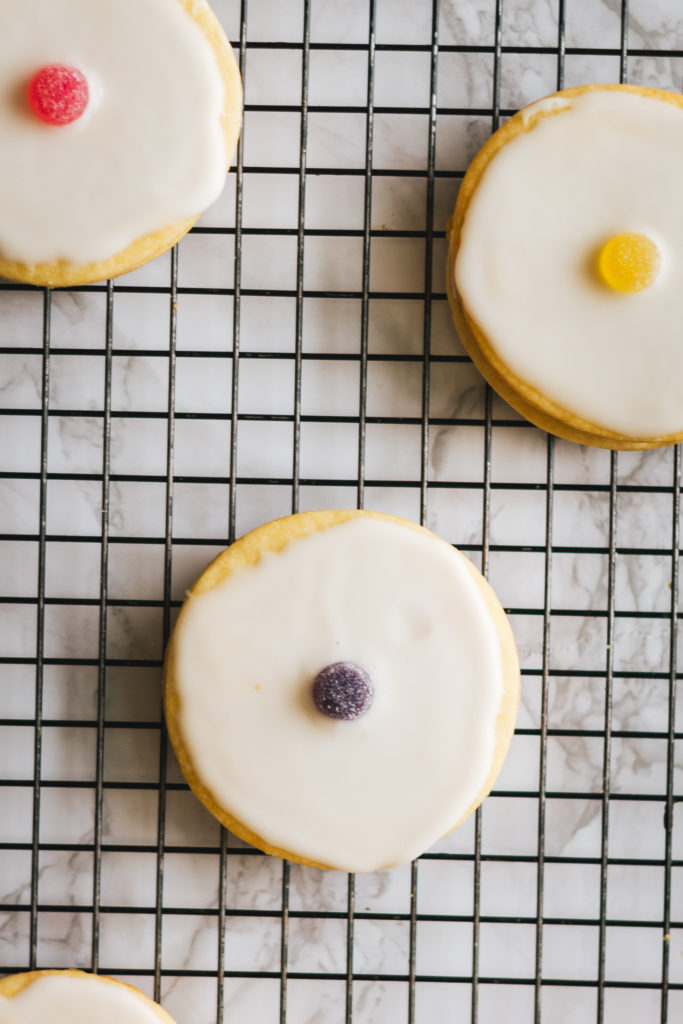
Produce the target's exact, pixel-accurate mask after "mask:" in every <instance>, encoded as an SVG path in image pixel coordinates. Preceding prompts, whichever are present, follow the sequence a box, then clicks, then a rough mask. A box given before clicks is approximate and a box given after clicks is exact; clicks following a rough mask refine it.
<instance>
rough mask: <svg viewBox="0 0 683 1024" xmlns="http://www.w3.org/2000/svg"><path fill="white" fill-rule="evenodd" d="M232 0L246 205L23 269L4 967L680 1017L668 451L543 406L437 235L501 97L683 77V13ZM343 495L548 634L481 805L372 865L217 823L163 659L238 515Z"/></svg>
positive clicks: (538, 1013) (14, 324)
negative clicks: (464, 564)
mask: <svg viewBox="0 0 683 1024" xmlns="http://www.w3.org/2000/svg"><path fill="white" fill-rule="evenodd" d="M214 6H215V8H216V10H217V13H218V14H219V16H220V17H221V18H222V19H223V21H224V24H225V27H226V30H227V31H228V33H229V35H230V38H231V39H232V40H233V45H234V47H235V50H236V52H237V54H238V57H239V62H240V67H241V71H242V76H243V79H244V82H245V86H246V103H245V126H244V132H243V135H242V140H241V142H240V146H239V148H238V152H237V157H236V162H235V167H234V169H233V171H232V172H231V175H230V179H229V187H228V189H227V190H226V195H225V197H224V198H223V200H222V201H221V203H220V204H219V205H218V207H217V208H216V209H217V210H218V212H217V213H216V211H215V210H214V211H213V212H210V213H209V214H208V215H207V216H206V217H204V218H202V220H201V221H200V223H199V225H198V226H197V227H195V228H194V229H193V231H192V232H191V234H190V235H189V236H188V238H187V239H186V240H184V241H183V242H182V243H181V244H180V246H179V247H178V248H176V249H175V250H173V252H172V253H171V254H170V257H168V258H164V259H161V260H158V261H156V262H155V264H153V265H151V266H150V267H148V268H146V269H143V270H142V271H140V272H138V273H136V274H134V275H130V276H129V277H127V278H122V279H120V280H117V281H113V282H108V283H106V284H102V285H94V286H88V287H84V288H78V289H71V290H69V291H56V292H51V291H49V290H43V291H39V290H36V289H32V288H28V287H22V286H21V285H15V284H11V283H0V342H1V346H0V354H1V355H2V359H3V363H4V365H5V367H6V368H7V369H6V372H5V374H4V382H3V386H2V387H0V398H1V399H2V408H1V409H0V413H1V414H2V421H1V422H2V423H3V445H2V453H1V454H2V459H1V462H0V465H1V467H2V470H1V472H0V494H2V498H0V531H2V532H0V545H1V547H2V552H3V553H2V558H1V559H0V580H1V581H2V582H0V594H1V596H0V603H2V606H3V623H4V625H3V627H2V629H1V630H0V644H1V646H0V653H1V656H0V664H1V665H2V674H1V676H0V972H5V973H7V972H13V971H17V970H26V969H32V968H36V967H80V968H84V969H92V970H95V971H101V972H103V973H108V974H113V975H116V976H118V977H121V978H124V979H128V980H131V981H132V982H134V983H136V984H138V985H139V986H140V987H142V988H143V989H144V990H145V991H146V992H148V994H150V995H152V996H154V997H155V998H157V999H160V1000H161V1001H162V1002H163V1003H164V1005H166V1006H167V1008H168V1009H169V1011H170V1012H171V1013H173V1014H174V1015H175V1016H176V1017H177V1019H178V1020H179V1022H180V1024H203V1022H204V1021H207V1022H211V1024H213V1022H214V1021H215V1022H218V1024H222V1022H224V1021H225V1022H231V1021H235V1022H240V1024H269V1022H271V1021H272V1022H279V1024H287V1022H288V1024H304V1022H306V1024H327V1022H332V1021H334V1022H341V1021H345V1022H346V1024H351V1022H355V1024H361V1022H365V1024H370V1022H372V1024H383V1022H385V1021H392V1024H393V1022H395V1021H399V1020H406V1021H408V1022H409V1024H443V1022H445V1021H447V1020H452V1021H471V1022H472V1024H476V1022H479V1024H489V1022H491V1021H494V1020H495V1021H499V1020H509V1021H515V1024H524V1022H532V1021H533V1022H534V1024H538V1022H541V1021H543V1022H546V1024H548V1022H551V1024H570V1022H575V1021H579V1020H580V1021H581V1022H582V1024H583V1022H584V1021H587V1020H597V1021H599V1022H607V1024H609V1022H613V1021H617V1020H618V1021H619V1022H620V1024H629V1022H631V1021H636V1020H637V1021H638V1022H640V1024H643V1022H650V1021H652V1022H654V1021H662V1022H665V1021H676V1020H682V1019H683V965H682V964H683V889H682V884H683V829H682V828H681V824H680V819H679V818H675V815H674V811H675V805H676V802H677V800H680V799H681V796H680V781H681V780H680V767H677V760H676V754H677V744H679V747H678V750H680V742H681V739H682V738H683V732H681V730H680V723H677V720H676V709H675V699H676V689H677V684H678V680H679V679H680V678H681V676H680V673H679V672H678V667H677V639H678V623H679V617H680V616H679V609H678V578H679V570H678V565H679V549H680V537H679V519H680V455H679V451H678V449H677V448H676V449H666V450H663V451H659V452H651V453H646V454H639V455H631V454H615V453H607V452H597V451H589V450H586V449H582V448H579V447H578V446H572V445H569V444H567V443H565V442H561V441H555V440H554V439H553V438H551V437H547V436H546V435H544V434H541V433H540V432H539V431H537V430H536V429H535V428H533V427H531V426H530V425H528V424H526V423H525V422H523V421H522V420H521V419H520V418H519V417H518V416H517V415H516V414H514V413H513V412H512V411H511V410H510V409H509V408H508V407H507V406H505V405H504V404H503V403H502V402H500V401H499V400H498V399H497V398H496V396H495V395H493V394H492V393H491V391H490V390H489V389H487V388H485V387H484V385H483V383H481V382H480V381H479V379H478V376H477V375H476V373H475V372H474V371H473V369H472V367H471V364H470V362H469V360H468V359H467V357H466V356H465V355H464V353H463V350H462V349H461V348H460V347H459V345H458V342H457V339H456V337H455V332H454V331H453V329H452V326H451V325H450V322H449V320H450V318H449V314H448V308H447V303H446V296H445V289H444V281H443V266H444V254H445V231H444V225H445V220H446V218H447V216H448V215H449V213H450V211H451V210H452V206H453V202H454V200H455V196H456V193H457V187H458V184H459V181H460V180H461V179H462V176H463V173H464V171H465V170H466V166H467V162H468V160H469V159H470V158H471V157H472V155H473V154H474V152H475V151H476V148H477V147H478V145H479V144H481V143H482V142H483V141H484V140H485V138H486V136H487V135H488V133H489V132H490V131H491V130H492V129H495V128H496V127H497V126H498V125H499V124H500V123H501V120H503V119H504V118H506V117H507V116H509V115H510V114H511V113H513V111H514V109H515V108H516V107H517V106H519V105H520V104H521V103H523V102H526V101H529V100H532V99H535V98H537V97H539V96H541V95H543V94H545V93H547V92H551V91H553V90H554V89H555V88H561V87H563V86H564V85H572V84H577V83H578V82H580V81H587V80H591V79H594V80H613V81H626V80H630V81H634V82H642V83H643V84H654V85H661V86H663V87H668V88H679V87H680V84H681V83H680V70H681V61H682V60H683V35H681V34H680V31H679V36H678V37H677V38H676V37H674V36H672V35H671V32H669V34H666V32H665V31H664V30H663V29H662V28H661V25H658V24H655V23H653V20H654V19H655V16H654V15H653V12H652V8H653V5H648V4H647V3H646V2H645V0H641V2H640V3H636V0H632V2H631V5H630V11H629V5H628V2H627V0H621V3H620V5H619V4H610V5H607V4H605V5H604V6H603V4H602V3H600V2H598V0H595V2H589V0H555V2H553V3H548V4H545V3H541V2H540V0H537V2H536V0H535V2H532V3H525V4H522V3H521V2H517V0H515V2H513V0H474V2H472V3H469V2H468V3H461V2H460V0H419V2H418V0H354V2H353V3H349V4H347V5H340V4H336V5H335V4H330V3H325V2H323V0H287V2H282V3H278V2H276V0H242V2H241V5H240V3H238V0H225V2H222V3H218V2H217V3H216V4H215V5H214ZM665 6H666V5H665V4H660V5H657V11H658V13H657V14H656V18H659V19H661V18H663V17H664V16H665V14H666V12H665V11H664V13H662V11H663V8H664V7H665ZM648 12H649V13H648ZM669 13H670V15H671V22H672V24H674V25H675V24H678V25H679V30H680V16H679V13H678V11H677V8H676V4H675V3H674V0H671V3H670V5H669ZM359 26H360V27H361V29H362V31H361V29H359ZM636 44H637V45H636ZM325 68H326V69H327V79H325V82H326V83H327V84H326V85H325V84H321V83H323V79H321V69H325ZM268 69H270V70H269V71H268ZM273 69H275V70H274V71H273ZM330 69H332V70H330ZM267 71H268V73H269V74H270V75H271V87H270V92H268V89H264V88H261V87H260V79H261V77H262V75H265V74H266V72H267ZM416 76H418V77H419V81H420V82H421V89H420V90H419V95H417V94H416V93H415V91H414V90H413V92H412V93H411V94H410V95H406V91H405V88H404V86H403V81H404V78H405V79H406V80H410V81H411V82H412V81H413V80H414V79H415V77H416ZM331 80H334V81H333V85H332V86H331V85H330V81H331ZM335 82H336V91H335V87H334V83H335ZM454 83H455V84H454ZM458 83H465V84H464V85H463V86H462V88H460V87H459V86H458ZM255 99H257V100H261V102H254V100H255ZM350 99H352V100H353V102H350V101H349V100H350ZM283 100H287V102H283ZM406 126H407V127H406ZM330 133H331V134H330ZM335 133H336V134H335ZM341 136H344V137H345V138H346V142H347V143H348V147H347V151H348V152H352V153H355V154H357V155H356V157H350V158H349V159H347V160H346V161H345V162H344V163H343V164H341V163H340V159H339V157H338V156H335V152H336V151H335V145H336V143H335V141H334V140H335V139H336V138H337V137H341ZM397 138H398V139H400V140H401V143H400V145H401V146H403V147H404V148H403V151H402V155H400V156H399V157H397V156H396V152H395V149H393V148H392V146H394V143H395V140H396V139H397ZM330 139H331V140H332V141H330ZM406 139H408V140H409V142H406ZM259 140H260V141H259ZM397 145H398V144H397ZM280 161H281V162H280ZM349 197H351V198H349ZM285 200H286V202H285ZM287 203H288V204H289V206H288V207H287V208H288V209H289V210H290V212H291V216H290V215H289V214H288V215H287V216H289V219H287V216H285V215H284V214H283V213H282V211H283V210H284V208H285V206H286V205H287ZM354 204H355V205H354ZM351 206H352V207H353V212H352V213H349V212H348V211H349V209H350V208H351ZM321 211H322V212H321ZM233 243H234V250H233ZM280 266H282V267H284V270H285V271H286V273H285V272H284V271H283V276H278V275H277V274H275V275H273V273H272V271H273V267H275V268H278V267H280ZM340 266H343V267H344V268H345V271H344V272H341V271H340V270H339V267H340ZM320 267H323V271H320ZM324 268H327V269H326V270H325V269H324ZM387 268H389V269H388V270H387ZM319 271H320V272H319ZM287 274H288V275H289V277H287ZM326 274H327V276H326ZM269 275H270V276H269ZM392 285H393V287H392ZM188 310H190V311H192V312H193V317H192V318H191V319H190V320H188V319H187V311H188ZM79 381H81V382H83V381H84V382H85V383H81V384H79ZM266 392H267V394H268V399H267V400H266V398H264V397H263V396H264V394H265V393H266ZM278 445H279V448H278ZM283 445H284V447H283ZM316 446H317V447H316ZM276 450H278V451H283V452H284V455H283V456H282V457H280V455H277V456H276V455H272V453H273V452H274V451H276ZM316 452H317V454H315V453H316ZM350 505H357V506H359V507H361V506H367V507H379V508H382V509H384V510H389V511H396V512H398V513H399V514H404V515H409V516H412V517H413V518H415V519H417V520H419V521H421V522H423V523H425V524H426V525H428V526H430V527H432V528H433V529H435V530H437V532H439V533H441V534H442V535H443V536H445V537H446V538H447V539H448V540H450V541H452V542H453V543H456V544H457V545H458V546H459V547H460V548H462V549H463V550H464V551H466V552H467V553H468V555H469V556H470V557H471V558H472V559H473V560H474V561H475V562H476V563H477V564H478V565H479V566H480V567H481V568H482V570H483V571H484V572H485V573H486V574H488V575H489V576H490V578H491V579H492V582H493V583H494V585H495V586H496V587H497V588H498V590H499V592H500V594H501V598H502V600H503V602H504V603H505V604H506V607H507V610H508V612H509V614H510V618H511V622H512V625H513V628H514V630H515V632H516V635H517V638H518V641H519V644H520V651H521V656H522V668H523V706H522V714H521V716H520V720H519V725H518V729H517V732H516V735H515V739H514V742H513V747H512V750H511V753H510V756H509V758H508V762H507V763H506V766H505V769H504V771H503V774H502V775H501V777H500V779H499V782H498V784H497V788H496V789H495V790H494V792H493V794H492V795H491V796H490V797H489V798H488V799H487V801H486V802H485V804H484V806H483V808H482V809H481V810H480V811H478V812H477V813H476V815H475V816H473V818H472V819H471V820H470V822H469V823H467V824H466V825H465V826H463V827H462V828H461V829H460V830H458V832H457V833H454V834H453V836H452V837H450V838H448V839H446V840H444V841H443V842H442V843H440V844H438V845H437V846H436V847H435V848H434V849H433V850H431V851H429V852H428V853H426V854H425V855H424V856H423V857H422V858H420V860H419V861H417V862H415V863H414V864H412V865H411V866H409V867H408V868H406V869H400V870H396V871H394V872H389V873H384V874H380V875H377V876H357V877H354V876H346V875H341V874H338V873H324V872H317V871H314V870H312V869H303V868H300V867H298V866H295V865H290V864H288V863H286V862H284V863H283V862H280V861H278V860H275V859H273V858H269V857H265V856H264V855H262V854H261V853H259V852H258V851H256V850H252V849H250V848H247V847H245V846H244V844H242V843H240V842H239V841H237V840H236V839H234V838H233V837H232V836H230V835H229V834H227V833H226V832H225V831H224V830H220V829H219V828H218V826H217V825H216V824H215V823H214V822H213V821H212V820H211V819H210V818H209V817H208V816H207V815H206V814H205V812H204V811H203V810H202V809H201V808H200V807H199V805H198V804H197V803H196V802H195V801H194V799H193V798H192V796H191V794H190V793H189V791H188V789H187V787H186V786H185V784H184V782H183V780H182V777H181V776H180V775H179V773H178V770H177V766H176V765H175V762H174V761H173V759H172V755H171V753H170V751H169V748H168V742H167V737H166V732H165V729H164V725H163V721H162V716H161V705H160V691H159V682H160V668H161V658H162V651H163V645H164V643H165V641H166V639H167V637H168V635H169V630H170V628H171V625H172V622H173V618H174V615H175V613H176V611H177V608H178V607H179V605H180V603H181V599H182V593H183V590H184V588H185V586H187V584H189V582H190V581H191V579H192V578H193V577H194V576H196V575H197V573H198V572H199V571H200V569H201V568H202V567H203V565H204V564H205V563H206V562H207V561H208V560H209V558H210V557H211V556H212V555H213V554H214V553H215V552H216V551H217V550H218V549H220V548H221V547H223V546H224V545H225V543H226V542H229V541H232V540H233V539H234V538H235V536H237V535H238V534H239V533H241V532H244V530H245V529H246V528H248V527H250V526H253V525H257V524H258V523H259V522H263V521H266V520H267V519H270V518H272V517H273V516H275V515H277V514H286V513H287V512H290V511H291V512H295V511H298V510H300V509H303V508H316V507H344V506H350ZM677 724H678V728H677Z"/></svg>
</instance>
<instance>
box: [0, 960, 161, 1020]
mask: <svg viewBox="0 0 683 1024" xmlns="http://www.w3.org/2000/svg"><path fill="white" fill-rule="evenodd" d="M46 1020H49V1021H51V1022H52V1024H74V1022H76V1024H77V1022H79V1021H97V1024H120V1022H121V1021H124V1020H125V1021H126V1024H175V1022H174V1020H173V1018H172V1017H170V1016H169V1015H168V1014H167V1013H166V1011H165V1010H162V1008H161V1007H160V1006H159V1004H158V1003H154V1002H152V1000H151V999H148V998H147V996H145V995H143V994H142V992H140V991H139V989H137V988H134V987H133V986H132V985H125V984H124V983H123V982H122V981H117V980H116V979H115V978H108V977H106V976H105V975H102V974H86V973H85V972H83V971H72V970H66V971H30V972H29V973H27V974H10V975H8V976H7V977H5V978H0V1024H43V1022H44V1021H46Z"/></svg>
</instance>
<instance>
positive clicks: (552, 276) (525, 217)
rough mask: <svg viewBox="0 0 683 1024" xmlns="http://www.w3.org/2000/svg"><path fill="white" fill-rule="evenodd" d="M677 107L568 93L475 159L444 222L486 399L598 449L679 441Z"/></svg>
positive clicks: (451, 269)
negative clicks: (495, 396)
mask: <svg viewBox="0 0 683 1024" xmlns="http://www.w3.org/2000/svg"><path fill="white" fill-rule="evenodd" d="M681 161H683V97H681V96H679V95H678V94H674V93H668V92H660V91H657V90H654V89H643V88H638V87H635V86H614V85H613V86H610V85H595V86H582V87H579V88H575V89H567V90H566V91H564V92H560V93H557V94H556V95H553V96H549V97H547V98H546V99H544V100H540V101H539V102H538V103H534V104H532V105H531V106H529V107H526V108H525V109H524V110H521V111H520V112H519V113H518V114H516V115H515V116H514V117H513V118H511V119H510V120H509V121H508V122H507V123H506V124H505V125H504V126H503V127H502V128H500V129H499V130H498V131H497V132H496V133H495V134H494V135H493V136H492V137H491V139H490V140H489V141H488V142H487V143H486V144H485V145H484V147H483V148H482V149H481V151H480V152H479V154H478V155H477V156H476V157H475V159H474V161H473V163H472V165H471V167H470V169H469V171H468V172H467V174H466V176H465V179H464V181H463V183H462V187H461V189H460V194H459V196H458V201H457V204H456V207H455V213H454V215H453V218H452V220H451V222H450V224H449V230H448V236H449V263H448V279H447V284H448V292H449V297H450V300H451V306H452V309H453V316H454V319H455V323H456V326H457V328H458V332H459V334H460V337H461V339H462V342H463V344H464V345H465V348H466V349H467V351H468V353H469V354H470V356H471V357H472V359H473V361H474V362H475V364H476V366H477V367H478V368H479V370H480V371H481V372H482V374H483V375H484V376H485V377H486V379H487V380H488V381H489V383H490V384H491V385H492V386H493V387H494V388H495V390H496V391H497V392H498V393H499V394H500V395H501V396H502V397H503V398H504V399H505V400H506V401H507V402H509V403H510V405H512V406H514V408H516V409H517V410H518V411H519V412H521V413H522V414H523V415H524V416H525V417H527V419H529V420H531V421H532V422H533V423H535V424H537V425H538V426H540V427H542V428H543V429H544V430H549V431H550V432H551V433H554V434H558V435H560V436H561V437H565V438H568V439H569V440H572V441H578V442H581V443H583V444H590V445H595V446H598V447H604V448H631V449H638V448H651V447H655V446H658V445H664V444H672V443H674V442H677V441H679V440H681V439H683V344H681V337H680V334H681V327H680V325H681V322H682V321H683V289H681V287H680V281H681V279H682V278H681V275H682V274H683V197H682V196H683V194H682V193H681V188H680V168H681Z"/></svg>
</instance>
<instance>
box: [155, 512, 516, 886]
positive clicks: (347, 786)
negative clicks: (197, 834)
mask: <svg viewBox="0 0 683 1024" xmlns="http://www.w3.org/2000/svg"><path fill="white" fill-rule="evenodd" d="M175 644H176V648H175V652H176V661H175V665H176V674H175V680H176V686H177V689H178V693H179V698H180V716H179V725H180V730H181V734H182V737H183V741H184V743H185V745H186V747H187V750H188V752H189V754H190V757H191V760H192V763H193V765H194V768H195V770H196V772H197V774H198V775H199V777H200V779H201V780H202V781H203V783H204V784H205V786H206V787H207V788H208V789H209V791H210V792H211V793H212V794H213V796H214V798H215V800H216V801H217V803H218V804H219V805H221V806H222V807H224V808H226V809H228V810H229V811H230V812H231V813H232V814H233V815H235V816H236V817H237V819H238V820H239V821H241V822H242V823H243V824H244V825H246V826H247V827H248V828H250V829H251V830H253V831H254V832H256V833H257V834H258V835H260V836H261V837H262V838H263V839H265V840H266V842H267V843H268V844H269V845H273V846H278V847H281V848H284V849H286V850H288V851H290V852H291V853H295V854H298V855H299V856H302V857H306V858H308V859H311V860H315V861H317V862H319V863H323V864H327V865H329V866H332V867H335V866H338V867H342V868H346V869H350V870H357V871H371V870H375V869H377V868H382V867H388V866H392V865H395V864H399V863H403V862H406V861H408V860H411V859H412V858H413V857H416V856H417V855H418V854H420V853H421V852H423V851H424V850H425V849H426V848H427V847H428V846H430V845H431V844H432V843H434V842H435V841H436V840H437V839H438V838H440V837H441V836H442V835H443V834H444V833H446V832H447V831H448V830H449V829H450V828H452V827H453V825H455V824H456V822H457V821H458V819H459V818H460V817H461V816H462V815H463V814H464V813H465V812H466V811H467V809H468V808H469V807H470V805H471V804H472V803H473V801H474V800H475V798H476V797H477V795H478V793H479V792H480V790H481V788H482V786H483V785H484V782H485V781H486V779H487V777H488V773H489V770H490V767H491V761H492V758H493V751H494V745H495V721H496V716H497V714H498V712H499V709H500V704H501V699H502V695H503V680H502V665H501V656H500V644H499V640H498V636H497V633H496V630H495V627H494V625H493V623H492V621H491V619H490V616H489V614H488V611H487V609H486V606H485V603H484V600H483V598H482V596H481V594H480V592H479V590H478V588H477V585H476V583H475V582H474V580H473V579H472V577H471V575H470V573H469V571H468V569H467V567H466V566H465V565H464V564H463V562H462V558H461V556H460V555H459V554H457V553H456V552H455V551H454V550H453V549H452V548H451V547H450V546H449V545H447V544H446V543H445V542H443V541H441V540H439V539H438V538H436V537H434V536H433V535H429V534H422V533H418V532H417V531H414V530H411V529H409V528H407V527H405V526H401V525H400V524H395V523H392V522H387V521H385V520H384V521H382V520H377V519H372V518H358V519H352V520H350V521H347V522H345V523H343V524H337V525H335V526H332V527H329V528H327V529H325V530H322V531H319V532H317V533H314V534H311V535H309V536H307V537H305V538H299V539H297V540H294V541H292V542H291V543H290V544H289V545H288V546H287V547H286V548H285V549H284V550H283V551H281V552H279V553H277V554H266V555H264V556H263V557H262V558H261V559H260V561H259V562H258V564H257V565H256V566H254V567H250V568H240V569H238V570H236V571H235V572H234V573H232V574H231V575H230V576H229V577H228V578H227V579H226V580H224V581H223V582H222V583H220V584H218V585H217V586H216V587H214V588H213V589H211V590H209V591H207V592H205V593H204V594H201V595H199V596H196V597H191V598H190V599H189V600H188V602H187V603H186V605H185V607H184V609H183V612H182V614H181V618H180V620H179V624H178V627H177V631H176V634H175ZM342 660H349V661H353V662H355V663H357V664H359V665H361V666H363V667H364V668H365V669H366V670H367V671H368V672H369V673H370V675H371V677H372V680H373V682H374V685H375V691H376V692H375V698H374V702H373V704H372V707H371V708H370V710H369V711H367V712H366V713H365V715H363V716H362V717H361V718H359V719H357V720H356V721H355V722H343V721H342V722H338V721H334V720H332V719H329V718H327V717H325V716H324V715H322V714H321V713H320V712H319V711H318V710H317V709H316V707H315V705H314V704H313V701H312V697H311V686H312V682H313V679H314V677H315V675H316V674H317V672H319V671H320V669H322V668H323V667H324V666H325V665H328V664H331V663H333V662H336V661H342Z"/></svg>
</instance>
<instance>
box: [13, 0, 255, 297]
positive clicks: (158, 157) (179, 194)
mask: <svg viewBox="0 0 683 1024" xmlns="http://www.w3.org/2000/svg"><path fill="white" fill-rule="evenodd" d="M0 97H1V98H0V135H2V140H3V160H2V164H1V165H0V276H2V277H6V278H10V279H12V280H16V281H22V282H25V283H29V284H36V285H47V286H51V287H58V286H72V285H81V284H87V283H89V282H92V281H99V280H103V279H105V278H109V277H115V276H117V275H119V274H125V273H128V272H129V271H131V270H135V269H136V268H137V267H139V266H141V265H142V264H143V263H146V262H148V261H149V260H151V259H154V258H155V257H156V256H158V255H160V254H161V253H163V252H165V251H166V250H167V249H169V248H170V247H171V246H173V245H175V243H176V242H177V241H178V240H179V239H180V238H181V237H182V236H183V235H184V234H185V233H186V232H187V231H189V229H190V228H191V227H192V225H193V223H194V222H195V221H196V220H197V218H198V217H199V215H200V214H201V213H202V211H203V210H205V209H206V208H207V207H208V206H210V205H211V203H212V202H213V201H214V200H215V199H216V198H217V197H218V195H219V194H220V192H221V190H222V189H223V186H224V184H225V174H226V171H227V169H228V165H229V161H230V157H231V155H232V152H233V150H234V147H235V144H236V141H237V137H238V135H239V130H240V124H241V117H242V113H241V110H242V91H241V83H240V76H239V70H238V67H237V63H236V61H235V57H234V55H233V52H232V48H231V46H230V44H229V42H228V41H227V39H226V37H225V34H224V32H223V30H222V28H221V26H220V24H219V23H218V21H217V19H216V17H215V16H214V14H213V13H212V11H211V10H210V8H209V6H208V4H207V3H206V0H97V3H96V4H94V3H93V2H92V0H22V2H21V3H17V2H16V0H0Z"/></svg>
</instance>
